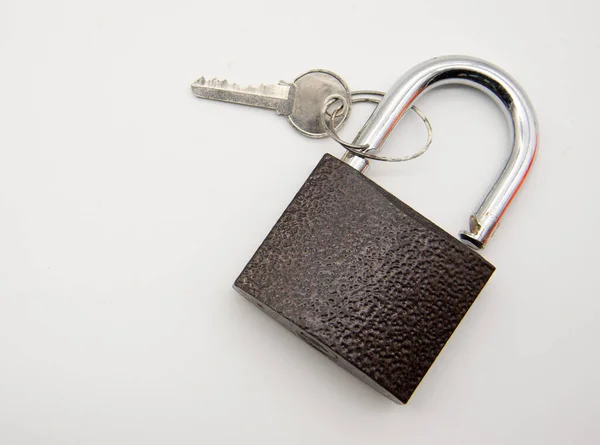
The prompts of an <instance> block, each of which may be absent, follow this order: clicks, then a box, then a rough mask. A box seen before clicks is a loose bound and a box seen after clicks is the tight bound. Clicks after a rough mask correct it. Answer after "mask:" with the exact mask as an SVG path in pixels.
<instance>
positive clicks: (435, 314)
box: [235, 155, 494, 403]
mask: <svg viewBox="0 0 600 445" xmlns="http://www.w3.org/2000/svg"><path fill="white" fill-rule="evenodd" d="M493 271H494V266H492V265H491V264H490V263H488V262H487V261H486V260H484V259H483V258H482V257H481V256H480V255H478V254H477V253H476V252H474V251H472V250H471V249H470V248H468V247H466V246H464V245H463V244H462V243H461V242H460V241H458V240H456V239H455V238H454V237H452V236H451V235H449V234H448V233H446V232H444V231H443V230H442V229H440V228H439V227H437V226H436V225H435V224H433V223H432V222H430V221H429V220H427V219H426V218H424V217H423V216H421V215H420V214H418V213H416V212H415V211H414V210H413V209H411V208H410V207H408V206H407V205H406V204H404V203H403V202H401V201H400V200H398V199H397V198H395V197H394V196H392V195H391V194H389V193H388V192H386V191H385V190H383V189H382V188H381V187H379V186H378V185H377V184H375V183H374V182H372V181H371V180H369V179H368V178H366V177H365V176H364V175H362V174H360V173H358V172H357V171H356V170H354V169H352V168H351V167H349V166H348V165H346V164H344V163H342V162H341V161H339V160H338V159H336V158H334V157H332V156H331V155H325V156H324V157H323V159H322V160H321V162H320V163H319V165H318V166H317V167H316V169H315V170H314V171H313V172H312V174H311V175H310V177H309V178H308V180H307V181H306V182H305V183H304V185H303V186H302V188H301V189H300V191H299V192H298V194H297V195H296V197H295V198H294V200H293V201H292V202H291V203H290V205H289V207H288V208H287V209H286V211H285V212H284V213H283V215H282V216H281V218H280V219H279V221H278V222H277V224H275V226H274V227H273V229H272V230H271V232H270V233H269V235H268V236H267V238H266V239H265V241H264V242H263V243H262V245H261V246H260V247H259V249H258V250H257V252H256V253H255V254H254V257H253V258H252V259H251V260H250V262H249V263H248V265H247V266H246V268H245V269H244V270H243V272H242V274H241V275H240V276H239V277H238V279H237V280H236V282H235V288H236V289H237V290H238V291H240V293H242V294H243V295H244V296H246V297H247V298H248V299H249V300H250V301H252V302H254V303H255V304H257V305H258V306H259V307H261V308H262V309H263V310H264V311H265V312H267V313H268V314H269V315H271V316H272V317H274V318H276V319H277V320H278V321H279V322H281V323H282V324H284V326H286V327H287V328H288V329H290V330H292V331H293V332H295V333H296V334H298V335H300V336H301V337H302V338H304V340H306V341H308V342H309V343H311V344H312V345H313V346H315V347H316V348H317V349H319V350H321V351H322V352H324V353H325V354H327V355H328V356H329V357H330V358H331V359H333V360H335V361H337V362H338V363H339V364H340V365H341V366H343V367H344V368H346V369H347V370H349V371H350V372H352V373H353V374H355V375H356V376H357V377H359V378H361V379H362V380H363V381H365V382H367V383H368V384H370V385H371V386H373V387H374V388H376V389H377V390H378V391H380V392H382V393H383V394H384V395H386V396H387V397H389V398H391V399H392V400H394V401H397V402H404V403H406V402H407V401H408V399H409V398H410V396H411V395H412V393H413V392H414V390H415V389H416V387H417V385H418V384H419V382H420V381H421V379H422V378H423V376H424V375H425V373H426V372H427V370H428V369H429V367H430V366H431V364H432V363H433V361H434V360H435V358H436V357H437V355H438V354H439V352H440V351H441V349H442V348H443V346H444V344H445V343H446V341H447V340H448V339H449V338H450V335H451V334H452V332H453V331H454V329H455V328H456V327H457V325H458V323H459V322H460V320H461V319H462V318H463V316H464V315H465V313H466V312H467V310H468V309H469V307H470V306H471V304H472V303H473V301H474V300H475V298H476V297H477V295H478V294H479V292H480V291H481V289H482V288H483V286H484V285H485V283H486V282H487V281H488V279H489V278H490V276H491V275H492V273H493Z"/></svg>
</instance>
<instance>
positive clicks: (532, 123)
mask: <svg viewBox="0 0 600 445" xmlns="http://www.w3.org/2000/svg"><path fill="white" fill-rule="evenodd" d="M448 84H463V85H469V86H472V87H475V88H477V89H479V90H481V91H483V92H485V93H487V94H488V95H489V96H490V97H492V98H493V99H494V100H495V101H496V103H498V104H499V105H500V107H501V108H502V109H503V110H504V112H505V115H506V117H507V120H508V122H509V128H510V131H511V137H512V139H513V146H512V151H511V154H510V157H509V159H508V161H507V163H506V165H505V167H504V169H503V170H502V173H501V174H500V176H499V177H498V179H497V180H496V182H495V183H494V185H493V186H492V188H491V189H490V191H489V192H488V194H487V196H486V197H485V199H484V200H483V202H482V203H481V205H480V206H479V208H478V209H477V210H476V211H475V212H474V213H473V214H472V215H471V217H470V219H469V230H465V231H462V232H460V238H461V239H462V240H463V241H464V242H466V243H467V244H469V245H471V246H472V247H474V248H476V249H480V248H483V247H484V246H485V245H486V243H487V242H488V241H489V239H490V237H491V236H492V234H493V233H494V230H495V229H496V227H497V226H498V223H499V221H500V218H501V217H502V215H503V214H504V212H505V211H506V209H507V208H508V206H509V204H510V202H511V201H512V199H513V198H514V196H515V194H516V193H517V192H518V190H519V187H520V186H521V184H522V183H523V181H524V180H525V177H526V176H527V173H528V172H529V169H530V167H531V164H532V162H533V160H534V158H535V154H536V150H537V146H538V140H539V138H538V124H537V118H536V115H535V111H534V109H533V106H532V105H531V103H530V101H529V98H528V97H527V95H526V94H525V92H524V91H523V89H522V88H521V87H520V86H519V84H518V83H517V82H516V81H515V80H514V79H513V78H512V77H511V76H510V75H509V74H507V73H506V72H504V71H503V70H502V69H500V68H498V67H497V66H495V65H492V64H490V63H488V62H486V61H484V60H480V59H476V58H473V57H467V56H446V57H438V58H435V59H431V60H428V61H426V62H424V63H422V64H420V65H417V66H416V67H414V68H413V69H411V70H410V71H408V72H407V73H406V74H405V75H404V76H402V77H401V78H400V79H399V80H398V81H397V82H396V84H395V85H394V86H393V87H392V89H391V90H390V91H389V92H388V93H387V94H386V95H385V96H384V98H383V99H382V100H381V103H380V104H379V106H378V107H377V108H376V109H375V111H374V112H373V114H372V115H371V117H370V118H369V120H368V121H367V122H366V123H365V125H364V126H363V128H362V129H361V130H360V132H359V133H358V135H357V136H356V138H355V139H354V142H353V144H355V145H367V146H368V147H369V149H368V150H367V151H368V152H372V151H377V150H379V149H381V147H382V145H383V143H384V142H385V139H386V138H387V137H388V135H389V134H390V132H391V131H392V130H393V128H394V126H395V125H396V124H397V123H398V121H399V120H400V118H401V117H402V116H403V115H404V114H405V113H406V111H407V110H408V109H409V108H410V107H411V106H412V104H413V102H414V101H415V100H416V99H417V98H418V97H420V96H421V95H422V94H424V93H426V92H427V91H430V90H432V89H433V88H435V87H438V86H442V85H448ZM361 156H362V157H359V156H357V155H356V154H354V153H346V155H345V156H344V157H343V161H344V162H346V163H348V164H349V165H351V166H352V167H354V168H356V169H357V170H359V171H361V172H364V171H365V170H366V168H367V167H368V165H369V161H368V160H367V159H364V155H361Z"/></svg>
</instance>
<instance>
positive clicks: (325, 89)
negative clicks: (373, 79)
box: [192, 70, 352, 138]
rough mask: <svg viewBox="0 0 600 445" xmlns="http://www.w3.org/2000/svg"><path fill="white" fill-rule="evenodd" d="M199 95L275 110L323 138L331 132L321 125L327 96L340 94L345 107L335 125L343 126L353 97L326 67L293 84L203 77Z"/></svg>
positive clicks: (304, 130) (297, 126) (300, 128)
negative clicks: (243, 82) (256, 83)
mask: <svg viewBox="0 0 600 445" xmlns="http://www.w3.org/2000/svg"><path fill="white" fill-rule="evenodd" d="M192 91H193V93H194V95H195V96H196V97H200V98H203V99H212V100H218V101H222V102H230V103H235V104H242V105H250V106H253V107H260V108H268V109H271V110H275V111H276V112H277V114H280V115H283V116H287V118H288V121H289V122H290V123H291V124H292V126H293V127H294V128H295V129H296V130H298V131H299V132H300V133H302V134H304V135H305V136H308V137H312V138H322V137H325V136H327V132H326V131H325V130H324V129H323V127H322V126H321V113H322V111H323V106H324V104H325V101H326V100H327V98H329V97H330V96H332V95H337V96H338V97H340V98H341V99H342V101H343V102H344V104H343V105H344V109H343V111H342V112H340V113H339V115H337V114H336V120H335V127H336V129H339V128H340V127H341V126H342V125H343V124H344V122H346V119H347V118H348V116H349V115H350V108H351V104H352V96H351V92H350V89H349V88H348V86H347V85H346V82H344V81H343V80H342V79H341V78H340V77H339V76H338V75H337V74H335V73H332V72H331V71H326V70H311V71H308V72H306V73H304V74H302V75H300V76H298V77H297V78H296V80H294V82H293V83H289V82H283V81H281V82H279V83H278V84H276V85H260V86H258V87H254V86H244V85H238V84H236V83H230V82H227V81H226V80H218V79H212V80H206V79H205V78H204V77H201V78H200V79H198V80H197V81H196V82H194V83H193V84H192Z"/></svg>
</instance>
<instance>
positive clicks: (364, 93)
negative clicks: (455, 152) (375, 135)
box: [320, 90, 433, 162]
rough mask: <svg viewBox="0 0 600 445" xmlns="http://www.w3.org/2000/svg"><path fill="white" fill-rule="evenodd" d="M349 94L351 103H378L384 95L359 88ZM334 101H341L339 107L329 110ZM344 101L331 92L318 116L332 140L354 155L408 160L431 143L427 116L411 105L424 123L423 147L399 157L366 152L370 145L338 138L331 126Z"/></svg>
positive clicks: (420, 152) (419, 154)
mask: <svg viewBox="0 0 600 445" xmlns="http://www.w3.org/2000/svg"><path fill="white" fill-rule="evenodd" d="M350 96H351V99H352V103H353V104H354V103H360V102H369V103H374V104H379V102H380V101H381V98H382V97H383V96H384V93H382V92H381V91H375V90H359V91H353V92H351V93H350ZM373 96H375V97H373ZM336 101H341V102H342V104H341V105H340V106H339V107H337V108H336V109H335V110H334V111H331V112H330V111H329V107H330V106H331V105H333V104H334V103H335V102H336ZM344 103H345V100H344V98H343V97H341V96H340V95H338V94H332V95H331V96H329V97H328V98H327V100H326V101H325V105H324V106H323V109H322V111H321V116H320V117H321V125H322V126H323V128H324V129H325V131H326V132H327V134H328V135H329V136H330V137H331V138H332V139H333V140H334V141H336V142H337V143H338V144H340V145H341V146H342V147H344V148H345V149H346V150H348V151H349V152H351V153H354V154H355V155H356V156H360V157H361V158H367V159H373V160H375V161H384V162H404V161H410V160H412V159H415V158H418V157H419V156H421V155H422V154H423V153H425V152H426V151H427V149H428V148H429V147H430V145H431V142H432V140H433V136H432V129H431V123H430V122H429V119H427V116H425V114H423V112H422V111H421V110H419V109H418V108H417V107H415V106H414V105H413V106H412V107H411V110H412V111H414V112H415V113H416V114H417V115H418V116H419V117H420V118H421V120H422V121H423V123H424V124H425V127H426V128H427V142H426V143H425V145H424V146H423V147H421V149H420V150H419V151H417V152H415V153H413V154H412V155H409V156H401V157H395V158H392V157H387V156H377V155H374V154H370V153H368V150H369V149H370V147H369V146H368V145H355V144H350V143H349V142H346V141H344V140H342V138H340V137H339V136H338V134H337V131H336V130H335V128H333V122H334V120H335V118H336V117H337V116H338V114H339V113H341V112H342V110H343V109H344ZM326 116H328V117H329V123H327V121H326V118H325V117H326Z"/></svg>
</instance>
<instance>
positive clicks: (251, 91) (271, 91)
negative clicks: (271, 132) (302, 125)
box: [192, 77, 296, 116]
mask: <svg viewBox="0 0 600 445" xmlns="http://www.w3.org/2000/svg"><path fill="white" fill-rule="evenodd" d="M192 92H193V93H194V95H195V96H196V97H199V98H202V99H211V100H218V101H221V102H229V103H234V104H240V105H249V106H251V107H259V108H268V109H270V110H275V111H276V112H277V114H282V115H284V116H289V115H290V114H292V109H293V105H294V96H295V93H296V87H295V86H294V85H293V84H290V83H286V82H279V84H277V85H260V86H248V85H238V84H236V83H230V82H228V81H227V80H219V79H210V80H207V79H205V78H204V77H201V78H200V79H198V80H197V81H196V82H194V83H193V84H192Z"/></svg>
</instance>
